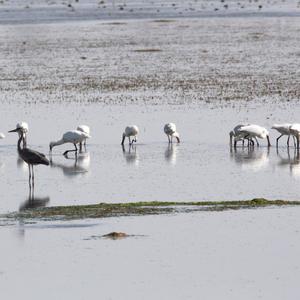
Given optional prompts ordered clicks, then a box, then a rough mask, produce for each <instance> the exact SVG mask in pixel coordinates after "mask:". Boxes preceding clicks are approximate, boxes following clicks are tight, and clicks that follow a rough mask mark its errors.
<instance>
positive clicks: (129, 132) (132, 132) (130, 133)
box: [0, 122, 180, 184]
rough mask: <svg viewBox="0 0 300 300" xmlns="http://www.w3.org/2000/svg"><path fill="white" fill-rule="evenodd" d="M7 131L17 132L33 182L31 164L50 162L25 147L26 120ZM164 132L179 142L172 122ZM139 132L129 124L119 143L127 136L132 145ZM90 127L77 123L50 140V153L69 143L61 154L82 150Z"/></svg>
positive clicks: (23, 158)
mask: <svg viewBox="0 0 300 300" xmlns="http://www.w3.org/2000/svg"><path fill="white" fill-rule="evenodd" d="M9 132H17V133H18V135H19V139H18V143H17V149H18V153H19V156H20V158H21V159H22V160H23V161H25V162H26V163H27V164H28V168H29V183H30V184H33V182H34V171H33V166H34V165H40V164H42V165H49V164H50V162H49V160H48V159H47V158H46V156H45V155H44V154H43V153H40V152H38V151H35V150H31V149H29V148H28V147H27V135H28V132H29V126H28V124H27V123H26V122H20V123H17V125H16V128H15V129H13V130H10V131H9ZM164 132H165V134H166V135H167V137H168V141H169V143H172V142H173V138H175V139H176V140H177V142H178V143H179V142H180V138H179V133H178V132H177V130H176V125H175V124H174V123H168V124H166V125H165V126H164ZM138 134H139V129H138V127H137V126H136V125H130V126H127V127H126V128H125V131H124V133H123V135H122V142H121V144H122V145H124V141H125V138H126V137H127V138H128V141H129V145H132V144H133V143H134V142H135V143H136V142H137V135H138ZM90 137H91V136H90V128H89V126H87V125H79V126H78V127H77V129H76V130H70V131H67V132H65V133H64V134H63V136H62V137H61V138H60V139H59V140H57V141H53V142H50V144H49V148H50V155H51V153H52V149H53V147H56V146H59V145H62V144H67V143H71V144H73V145H74V149H73V150H67V151H65V152H64V153H63V155H65V156H67V154H68V153H69V152H75V155H77V152H78V150H79V151H81V150H82V145H84V146H86V140H87V139H88V138H90ZM1 138H5V135H4V134H3V133H0V139H1ZM21 144H23V147H21ZM77 145H79V149H78V148H77Z"/></svg>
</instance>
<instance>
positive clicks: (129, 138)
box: [128, 136, 131, 146]
mask: <svg viewBox="0 0 300 300" xmlns="http://www.w3.org/2000/svg"><path fill="white" fill-rule="evenodd" d="M128 140H129V146H130V145H131V140H130V136H129V137H128Z"/></svg>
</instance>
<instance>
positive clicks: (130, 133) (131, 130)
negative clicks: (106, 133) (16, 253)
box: [121, 125, 139, 145]
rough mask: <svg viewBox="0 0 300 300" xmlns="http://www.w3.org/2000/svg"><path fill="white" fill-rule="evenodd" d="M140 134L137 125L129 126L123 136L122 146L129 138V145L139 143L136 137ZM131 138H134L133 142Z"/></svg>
mask: <svg viewBox="0 0 300 300" xmlns="http://www.w3.org/2000/svg"><path fill="white" fill-rule="evenodd" d="M138 134H139V128H138V127H137V126H136V125H129V126H127V127H126V128H125V131H124V133H123V136H122V142H121V145H124V141H125V138H126V137H128V140H129V145H131V144H132V143H133V142H137V139H136V136H137V135H138ZM130 137H133V140H132V142H131V140H130Z"/></svg>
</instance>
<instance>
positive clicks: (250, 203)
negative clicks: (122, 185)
mask: <svg viewBox="0 0 300 300" xmlns="http://www.w3.org/2000/svg"><path fill="white" fill-rule="evenodd" d="M292 205H294V206H295V205H300V201H286V200H267V199H264V198H255V199H253V200H244V201H202V202H159V201H152V202H130V203H99V204H92V205H73V206H55V207H43V208H35V209H25V210H22V211H19V212H14V213H10V214H6V215H2V216H1V217H2V218H6V219H44V220H47V219H49V220H54V219H61V220H70V219H85V218H107V217H119V216H140V215H141V216H144V215H158V214H169V213H188V212H195V211H224V210H238V209H247V208H259V207H268V206H274V207H278V206H292Z"/></svg>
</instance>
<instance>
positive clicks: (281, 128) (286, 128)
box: [271, 123, 295, 147]
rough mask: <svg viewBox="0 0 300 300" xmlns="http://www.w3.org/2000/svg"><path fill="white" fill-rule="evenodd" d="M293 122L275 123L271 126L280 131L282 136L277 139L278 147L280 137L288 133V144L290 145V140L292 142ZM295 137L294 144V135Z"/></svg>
mask: <svg viewBox="0 0 300 300" xmlns="http://www.w3.org/2000/svg"><path fill="white" fill-rule="evenodd" d="M291 126H292V124H290V123H284V124H274V125H273V126H272V127H271V128H272V129H275V130H277V131H278V132H279V133H280V136H279V137H278V138H277V139H276V147H278V141H279V139H280V138H281V137H282V136H284V135H287V136H288V139H287V146H288V147H289V142H290V136H291V131H290V128H291ZM293 139H294V144H295V137H294V136H293Z"/></svg>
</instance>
